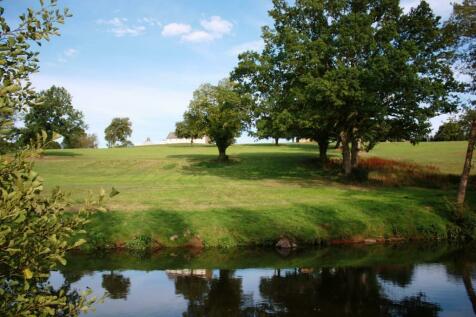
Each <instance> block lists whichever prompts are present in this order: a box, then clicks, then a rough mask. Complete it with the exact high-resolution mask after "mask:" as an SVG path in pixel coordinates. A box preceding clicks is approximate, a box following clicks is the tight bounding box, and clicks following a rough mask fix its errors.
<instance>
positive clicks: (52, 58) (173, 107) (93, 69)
mask: <svg viewBox="0 0 476 317" xmlns="http://www.w3.org/2000/svg"><path fill="white" fill-rule="evenodd" d="M429 2H430V4H431V6H432V7H433V9H434V10H435V12H436V13H437V14H438V15H441V16H442V17H443V18H447V17H448V16H449V14H450V13H451V5H450V1H447V0H431V1H429ZM36 3H37V1H33V0H6V1H5V2H4V3H3V6H4V7H5V9H6V10H5V12H6V16H7V18H8V19H9V20H11V21H14V19H15V17H16V16H17V15H18V14H19V13H21V12H22V11H23V10H24V8H25V7H28V6H31V5H32V4H36ZM418 3H419V1H418V0H403V1H402V6H403V7H404V8H405V10H408V8H410V7H411V6H415V5H417V4H418ZM59 5H60V6H61V7H62V6H66V7H68V8H69V9H70V10H71V12H72V13H73V17H72V18H69V19H67V20H66V23H65V25H63V26H62V27H61V36H60V37H56V38H53V39H52V40H51V42H49V43H46V44H45V45H43V47H42V48H40V72H39V73H38V74H35V75H34V76H33V78H32V80H33V84H34V86H35V87H36V88H37V89H46V88H48V87H50V86H51V85H57V86H63V87H65V88H66V89H68V91H69V92H70V93H71V94H72V96H73V104H74V106H75V107H76V108H77V109H80V110H81V111H83V113H84V114H85V118H86V122H87V124H88V126H89V132H90V133H95V134H97V135H98V138H99V141H100V145H102V146H104V145H105V141H104V128H105V127H106V126H107V125H108V124H109V122H110V121H111V119H112V118H114V117H118V116H119V117H129V118H130V119H131V120H132V123H133V134H132V141H133V142H134V143H135V144H141V143H143V142H144V140H145V139H146V138H147V137H150V138H151V139H152V141H154V142H158V141H160V140H162V139H164V138H165V137H166V135H167V133H168V132H170V131H173V130H174V127H175V122H177V121H179V120H181V116H182V113H183V112H184V110H185V109H186V107H187V105H188V103H189V101H190V99H191V97H192V93H193V91H194V90H195V89H196V88H197V87H198V86H199V85H200V84H202V83H205V82H211V83H216V82H217V81H218V80H220V79H222V78H224V77H226V76H227V75H228V74H229V72H230V71H231V70H232V69H233V67H234V66H235V65H236V62H237V55H238V53H239V52H242V51H244V50H247V49H259V48H260V47H261V46H262V42H261V40H260V34H261V26H263V25H266V24H270V23H271V20H270V18H269V17H268V15H267V11H268V10H269V9H270V8H271V0H230V1H218V0H215V1H212V0H201V1H191V0H188V1H187V0H173V1H172V0H168V1H161V0H135V1H130V0H115V1H112V0H63V1H61V0H60V1H59ZM440 121H441V119H435V120H434V122H435V126H436V125H437V124H438V122H440ZM239 141H240V142H251V141H252V139H251V138H248V137H242V138H240V140H239Z"/></svg>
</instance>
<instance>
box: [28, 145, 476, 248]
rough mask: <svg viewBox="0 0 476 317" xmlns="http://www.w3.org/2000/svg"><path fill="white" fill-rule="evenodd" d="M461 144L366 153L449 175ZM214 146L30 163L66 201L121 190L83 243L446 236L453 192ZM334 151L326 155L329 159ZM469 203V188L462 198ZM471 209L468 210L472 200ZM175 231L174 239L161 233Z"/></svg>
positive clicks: (306, 157) (290, 154)
mask: <svg viewBox="0 0 476 317" xmlns="http://www.w3.org/2000/svg"><path fill="white" fill-rule="evenodd" d="M464 151H465V144H464V142H454V143H428V144H420V145H418V146H416V147H413V146H410V145H408V144H404V143H391V144H381V145H379V146H377V148H376V149H375V150H374V151H373V152H371V153H370V154H369V155H371V156H380V157H387V158H392V159H404V160H413V161H415V162H417V163H420V164H431V165H438V166H439V167H440V169H441V170H442V171H444V172H454V173H458V165H462V159H463V157H464ZM216 152H217V151H216V148H215V147H214V146H197V145H194V146H189V145H182V146H178V145H177V146H149V147H135V148H121V149H97V150H89V149H82V150H50V151H48V152H47V155H46V156H45V157H44V158H43V159H40V160H38V161H37V162H36V169H37V170H38V171H39V172H40V174H41V175H42V176H43V177H44V179H45V181H46V186H47V188H50V189H51V188H53V187H54V186H57V185H59V186H61V187H62V188H63V189H64V190H66V191H67V192H70V193H71V195H72V199H73V200H74V201H77V202H78V201H80V200H81V199H83V198H84V197H86V196H87V193H88V191H89V190H93V191H94V190H99V189H100V188H101V187H103V188H106V189H108V188H110V187H112V186H114V187H116V188H117V189H118V190H119V191H120V192H121V193H120V195H118V196H116V197H115V198H114V199H112V200H108V201H107V202H106V205H107V206H108V207H109V209H110V210H111V211H109V212H106V213H98V214H96V215H95V216H94V217H93V218H92V222H91V224H90V225H89V228H88V229H89V230H88V231H89V240H91V241H93V242H95V243H97V244H104V243H106V242H107V243H111V242H118V241H121V242H128V241H131V240H132V239H134V237H137V236H149V237H151V238H152V239H154V240H156V241H159V242H160V243H161V244H163V245H167V246H178V245H183V244H184V243H186V242H187V241H188V240H189V239H190V237H191V236H194V235H198V236H199V237H200V238H201V239H202V240H203V242H204V243H205V245H206V246H236V245H250V244H267V243H272V242H273V241H276V239H278V238H279V237H280V236H282V235H286V236H291V237H293V238H295V239H297V240H298V241H300V242H305V243H311V242H314V241H320V240H329V239H348V238H356V237H390V236H403V237H435V236H439V237H446V234H447V229H448V228H449V227H452V224H451V223H450V222H449V221H448V220H447V217H448V215H447V210H446V208H445V206H446V201H447V200H448V199H449V200H451V199H453V197H454V196H455V188H453V186H450V187H449V188H446V189H444V190H443V189H427V188H416V187H376V186H370V185H358V184H355V183H354V184H351V183H346V182H343V181H341V180H340V178H339V177H338V176H336V175H334V174H333V173H331V172H329V171H325V170H322V169H320V168H319V167H318V165H317V160H316V157H317V154H316V153H317V150H316V146H315V145H312V144H305V145H281V146H278V147H276V146H274V145H234V146H232V147H231V148H230V149H229V154H230V156H231V158H232V162H231V163H228V164H222V163H218V162H215V161H214V158H215V156H216ZM331 154H333V155H336V156H337V155H338V154H337V153H336V152H333V153H331ZM468 196H469V198H470V200H473V201H472V202H471V204H473V203H474V198H475V197H474V196H475V195H474V192H471V193H469V195H468ZM473 205H474V204H473ZM173 235H177V236H178V239H177V240H174V241H172V240H170V237H171V236H173Z"/></svg>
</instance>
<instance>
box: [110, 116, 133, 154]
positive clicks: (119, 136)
mask: <svg viewBox="0 0 476 317" xmlns="http://www.w3.org/2000/svg"><path fill="white" fill-rule="evenodd" d="M104 133H105V134H106V136H105V139H106V141H107V146H108V147H115V146H129V145H130V144H132V143H131V141H129V140H128V138H129V137H130V136H131V134H132V122H131V121H130V120H129V118H114V119H112V121H111V123H110V124H109V126H108V127H107V128H106V129H105V130H104Z"/></svg>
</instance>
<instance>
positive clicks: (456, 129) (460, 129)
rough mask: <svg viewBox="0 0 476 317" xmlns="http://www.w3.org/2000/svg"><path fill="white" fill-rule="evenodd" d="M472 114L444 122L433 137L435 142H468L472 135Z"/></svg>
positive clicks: (467, 113) (468, 113)
mask: <svg viewBox="0 0 476 317" xmlns="http://www.w3.org/2000/svg"><path fill="white" fill-rule="evenodd" d="M471 117H472V114H471V112H466V113H465V114H464V115H462V116H460V117H458V118H450V119H448V120H447V121H446V122H443V123H442V124H441V125H440V127H439V128H438V131H437V132H436V133H435V135H434V136H433V138H432V140H433V141H466V140H468V139H469V136H470V133H471V121H472V118H471Z"/></svg>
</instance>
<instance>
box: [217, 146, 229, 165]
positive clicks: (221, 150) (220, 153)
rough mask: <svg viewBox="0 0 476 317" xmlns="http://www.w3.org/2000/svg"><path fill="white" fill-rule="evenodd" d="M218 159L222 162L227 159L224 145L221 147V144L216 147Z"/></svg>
mask: <svg viewBox="0 0 476 317" xmlns="http://www.w3.org/2000/svg"><path fill="white" fill-rule="evenodd" d="M218 160H219V161H222V162H224V161H227V160H228V155H226V147H223V146H219V147H218Z"/></svg>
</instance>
